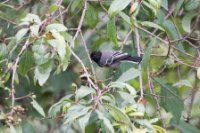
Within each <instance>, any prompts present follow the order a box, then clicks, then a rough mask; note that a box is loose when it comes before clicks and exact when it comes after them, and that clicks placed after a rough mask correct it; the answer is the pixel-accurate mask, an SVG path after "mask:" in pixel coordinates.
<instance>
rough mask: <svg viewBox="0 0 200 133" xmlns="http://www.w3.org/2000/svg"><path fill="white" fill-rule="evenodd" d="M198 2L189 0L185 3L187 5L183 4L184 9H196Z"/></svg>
mask: <svg viewBox="0 0 200 133" xmlns="http://www.w3.org/2000/svg"><path fill="white" fill-rule="evenodd" d="M199 3H200V2H199V1H198V0H189V1H187V3H186V4H185V9H186V10H187V11H191V10H194V9H196V8H197V7H198V6H199Z"/></svg>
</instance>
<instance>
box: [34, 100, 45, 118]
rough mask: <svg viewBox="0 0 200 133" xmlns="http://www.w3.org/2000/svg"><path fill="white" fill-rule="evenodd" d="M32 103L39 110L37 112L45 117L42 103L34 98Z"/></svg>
mask: <svg viewBox="0 0 200 133" xmlns="http://www.w3.org/2000/svg"><path fill="white" fill-rule="evenodd" d="M31 104H32V105H33V108H35V109H36V110H37V112H38V113H39V114H41V115H42V116H43V117H45V113H44V110H43V108H42V107H41V106H40V104H39V103H38V102H37V101H35V100H34V99H32V102H31Z"/></svg>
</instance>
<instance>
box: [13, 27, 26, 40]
mask: <svg viewBox="0 0 200 133" xmlns="http://www.w3.org/2000/svg"><path fill="white" fill-rule="evenodd" d="M28 30H29V29H28V28H24V29H21V30H19V31H18V32H17V34H16V35H15V37H16V39H17V41H19V40H21V39H22V37H24V36H25V35H26V33H27V32H28Z"/></svg>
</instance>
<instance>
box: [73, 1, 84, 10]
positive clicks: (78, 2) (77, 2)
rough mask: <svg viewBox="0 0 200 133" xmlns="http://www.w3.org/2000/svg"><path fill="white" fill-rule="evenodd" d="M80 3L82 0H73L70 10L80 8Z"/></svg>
mask: <svg viewBox="0 0 200 133" xmlns="http://www.w3.org/2000/svg"><path fill="white" fill-rule="evenodd" d="M82 3H83V1H82V0H73V3H72V5H71V12H74V11H75V9H77V8H81V7H80V6H81V4H82Z"/></svg>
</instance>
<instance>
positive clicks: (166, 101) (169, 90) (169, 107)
mask: <svg viewBox="0 0 200 133" xmlns="http://www.w3.org/2000/svg"><path fill="white" fill-rule="evenodd" d="M154 79H155V80H156V82H158V83H159V84H160V85H161V86H162V89H161V95H162V96H164V97H165V98H162V99H161V102H162V106H163V107H164V108H165V109H166V111H167V112H171V113H172V114H173V116H174V120H175V122H176V123H178V122H179V120H180V117H181V112H182V111H183V102H182V101H181V99H180V98H179V97H178V92H177V89H176V88H174V87H173V86H172V85H170V84H167V83H166V82H165V81H164V80H162V79H160V78H154Z"/></svg>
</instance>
